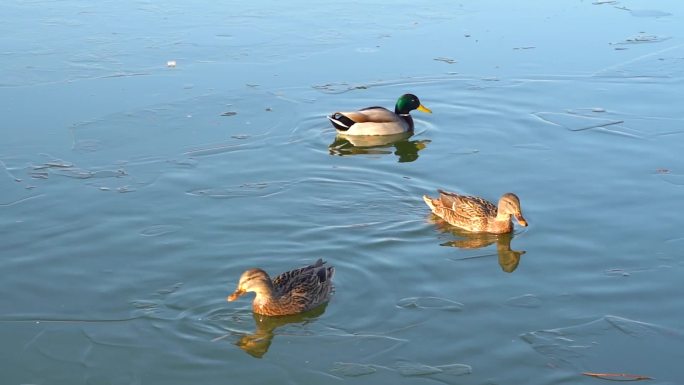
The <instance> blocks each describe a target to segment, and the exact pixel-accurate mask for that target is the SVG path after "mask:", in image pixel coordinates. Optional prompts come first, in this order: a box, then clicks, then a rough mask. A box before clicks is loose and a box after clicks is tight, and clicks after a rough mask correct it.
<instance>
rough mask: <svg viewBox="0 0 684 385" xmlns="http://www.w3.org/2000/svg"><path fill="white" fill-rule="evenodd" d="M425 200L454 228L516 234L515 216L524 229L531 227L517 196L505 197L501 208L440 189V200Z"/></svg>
mask: <svg viewBox="0 0 684 385" xmlns="http://www.w3.org/2000/svg"><path fill="white" fill-rule="evenodd" d="M423 200H424V201H425V203H426V204H427V205H428V206H429V207H430V209H431V210H432V212H433V213H434V214H435V215H437V216H439V217H441V218H442V219H444V220H445V221H447V222H448V223H449V224H451V225H453V226H457V227H460V228H462V229H465V230H468V231H474V232H488V233H494V234H502V233H509V232H511V231H513V223H512V222H511V216H514V217H515V219H516V220H517V221H518V223H519V224H520V225H521V226H527V221H526V220H525V218H523V216H522V210H521V209H520V199H518V196H517V195H515V194H513V193H506V194H504V195H502V196H501V199H499V206H498V207H497V206H495V205H494V204H493V203H491V202H489V201H487V200H485V199H482V198H480V197H475V196H468V195H459V194H456V193H452V192H447V191H443V190H439V197H438V198H434V199H433V198H430V197H429V196H427V195H423Z"/></svg>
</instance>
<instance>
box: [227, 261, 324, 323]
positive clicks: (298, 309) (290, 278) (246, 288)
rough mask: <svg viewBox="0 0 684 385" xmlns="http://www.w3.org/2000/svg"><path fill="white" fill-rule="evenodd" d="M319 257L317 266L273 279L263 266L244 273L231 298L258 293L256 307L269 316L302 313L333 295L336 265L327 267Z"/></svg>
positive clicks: (255, 310)
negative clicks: (248, 293)
mask: <svg viewBox="0 0 684 385" xmlns="http://www.w3.org/2000/svg"><path fill="white" fill-rule="evenodd" d="M324 264H325V262H324V261H323V260H322V259H319V260H318V261H316V263H314V264H313V265H309V266H305V267H302V268H299V269H295V270H291V271H286V272H284V273H282V274H280V275H279V276H277V277H275V278H274V279H273V280H271V278H270V277H269V276H268V274H266V272H265V271H263V270H261V269H249V270H247V271H245V272H244V273H242V276H241V277H240V282H239V283H238V286H237V289H236V290H235V292H234V293H233V294H231V295H230V296H229V297H228V298H227V299H228V301H235V300H236V299H238V297H240V296H241V295H243V294H245V293H247V292H250V291H253V292H255V293H256V297H254V302H252V310H253V311H254V312H255V313H258V314H263V315H267V316H278V315H291V314H299V313H302V312H305V311H307V310H311V309H313V308H315V307H317V306H319V305H321V304H323V303H325V302H327V301H328V299H329V298H330V294H331V293H332V290H333V285H332V282H331V279H332V277H333V274H334V273H335V268H334V267H332V266H330V267H327V266H323V265H324Z"/></svg>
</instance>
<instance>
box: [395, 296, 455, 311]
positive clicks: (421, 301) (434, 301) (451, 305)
mask: <svg viewBox="0 0 684 385" xmlns="http://www.w3.org/2000/svg"><path fill="white" fill-rule="evenodd" d="M397 306H399V307H401V308H404V309H434V310H444V311H452V312H459V311H462V310H463V307H464V305H463V304H462V303H460V302H456V301H452V300H450V299H446V298H439V297H407V298H402V299H400V300H399V301H398V302H397Z"/></svg>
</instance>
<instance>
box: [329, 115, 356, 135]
mask: <svg viewBox="0 0 684 385" xmlns="http://www.w3.org/2000/svg"><path fill="white" fill-rule="evenodd" d="M328 120H330V123H332V125H333V127H335V129H337V130H340V131H347V130H348V129H349V128H350V127H351V126H353V125H354V123H355V122H354V121H353V120H351V119H349V118H348V117H346V116H344V115H343V114H341V113H339V112H335V113H334V114H332V115H330V116H328Z"/></svg>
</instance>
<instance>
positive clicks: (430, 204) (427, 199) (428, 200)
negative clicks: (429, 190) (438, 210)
mask: <svg viewBox="0 0 684 385" xmlns="http://www.w3.org/2000/svg"><path fill="white" fill-rule="evenodd" d="M423 200H424V201H425V204H426V205H428V207H429V208H430V210H432V211H435V204H434V202H433V201H432V198H430V197H429V196H427V195H423Z"/></svg>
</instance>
